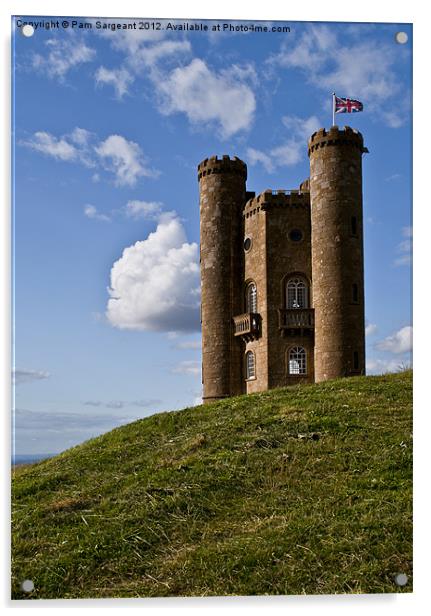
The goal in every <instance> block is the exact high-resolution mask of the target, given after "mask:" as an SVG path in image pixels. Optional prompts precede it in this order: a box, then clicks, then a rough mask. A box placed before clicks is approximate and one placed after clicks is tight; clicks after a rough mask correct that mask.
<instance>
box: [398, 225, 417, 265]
mask: <svg viewBox="0 0 431 616" xmlns="http://www.w3.org/2000/svg"><path fill="white" fill-rule="evenodd" d="M402 236H403V238H404V239H403V240H402V241H401V242H400V243H399V244H398V246H397V252H398V253H399V256H398V257H397V258H396V259H395V261H394V265H411V263H412V250H413V243H412V238H413V228H412V227H403V229H402Z"/></svg>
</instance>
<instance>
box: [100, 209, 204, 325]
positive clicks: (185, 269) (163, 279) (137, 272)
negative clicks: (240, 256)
mask: <svg viewBox="0 0 431 616" xmlns="http://www.w3.org/2000/svg"><path fill="white" fill-rule="evenodd" d="M108 291H109V294H110V296H111V298H110V299H109V300H108V305H107V310H106V316H107V318H108V321H109V322H110V323H111V325H113V326H115V327H118V328H120V329H135V330H153V331H166V332H169V331H198V330H199V311H200V310H199V306H200V304H199V256H198V246H197V244H195V243H192V244H189V243H188V242H187V241H186V234H185V230H184V227H183V225H182V224H181V222H180V220H179V219H178V217H176V216H175V215H174V214H173V213H166V214H162V215H161V216H160V221H159V223H158V225H157V229H156V230H155V231H154V232H153V233H150V235H149V236H148V237H147V239H146V240H144V241H140V242H136V244H134V245H133V246H129V247H127V248H125V249H124V251H123V254H122V256H121V258H120V259H118V261H116V262H115V263H114V265H113V266H112V269H111V287H110V288H109V289H108Z"/></svg>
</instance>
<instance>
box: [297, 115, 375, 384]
mask: <svg viewBox="0 0 431 616" xmlns="http://www.w3.org/2000/svg"><path fill="white" fill-rule="evenodd" d="M366 151H367V150H366V148H364V142H363V138H362V135H361V134H360V133H359V132H358V131H354V130H352V129H351V128H349V127H345V128H344V130H339V129H338V127H337V126H333V127H332V128H331V129H330V130H329V131H328V132H327V131H325V130H324V129H321V130H319V131H317V132H316V133H314V134H313V135H312V137H311V138H310V140H309V143H308V154H309V157H310V199H311V229H312V242H311V265H312V276H313V284H312V288H313V306H314V312H315V341H314V364H315V380H316V381H324V380H326V379H333V378H337V377H341V376H349V375H352V374H365V325H364V256H363V216H362V154H363V153H364V152H366Z"/></svg>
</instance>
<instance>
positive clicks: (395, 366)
mask: <svg viewBox="0 0 431 616" xmlns="http://www.w3.org/2000/svg"><path fill="white" fill-rule="evenodd" d="M409 366H410V362H405V361H401V360H398V359H369V360H367V365H366V371H367V374H385V373H386V372H399V371H400V370H402V369H403V368H407V367H409Z"/></svg>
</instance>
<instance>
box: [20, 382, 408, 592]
mask: <svg viewBox="0 0 431 616" xmlns="http://www.w3.org/2000/svg"><path fill="white" fill-rule="evenodd" d="M411 389H412V374H411V372H409V371H407V372H403V373H399V374H391V375H385V376H381V377H356V378H350V379H340V380H337V381H330V382H326V383H322V384H319V385H309V386H301V387H293V388H286V389H277V390H272V391H270V392H265V393H262V394H256V395H252V396H242V397H238V398H230V399H228V400H225V401H222V402H218V403H215V404H212V405H207V406H202V407H194V408H189V409H185V410H182V411H178V412H171V413H163V414H160V415H153V416H152V417H149V418H146V419H143V420H140V421H137V422H135V423H132V424H129V425H127V426H124V427H121V428H118V429H116V430H113V431H112V432H109V433H107V434H104V435H103V436H101V437H98V438H95V439H93V440H91V441H88V442H86V443H84V444H83V445H80V446H78V447H75V448H73V449H70V450H68V451H66V452H64V453H63V454H61V455H59V456H57V457H55V458H53V459H51V460H46V461H43V462H40V463H37V464H34V465H32V466H27V467H24V468H16V470H15V471H14V478H13V531H12V533H13V597H14V598H17V599H19V598H24V597H27V598H34V599H36V598H60V597H62V598H77V597H154V596H180V595H183V596H191V595H199V596H205V595H254V594H301V593H325V594H327V593H376V592H411V590H412V584H411V580H412V571H411V567H412V511H411V509H412V501H411V488H412V483H411V472H412V468H411V467H412V440H411V437H412V425H411V419H412V418H411V410H412V409H411V407H412V404H411V403H412V391H411ZM398 572H402V573H406V574H407V575H408V577H409V582H408V584H407V585H406V586H404V587H397V586H396V584H395V583H394V575H396V574H397V573H398ZM25 579H31V580H33V582H34V584H35V589H34V591H33V592H32V593H30V594H25V593H23V592H22V591H21V590H20V583H21V582H22V581H23V580H25Z"/></svg>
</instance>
